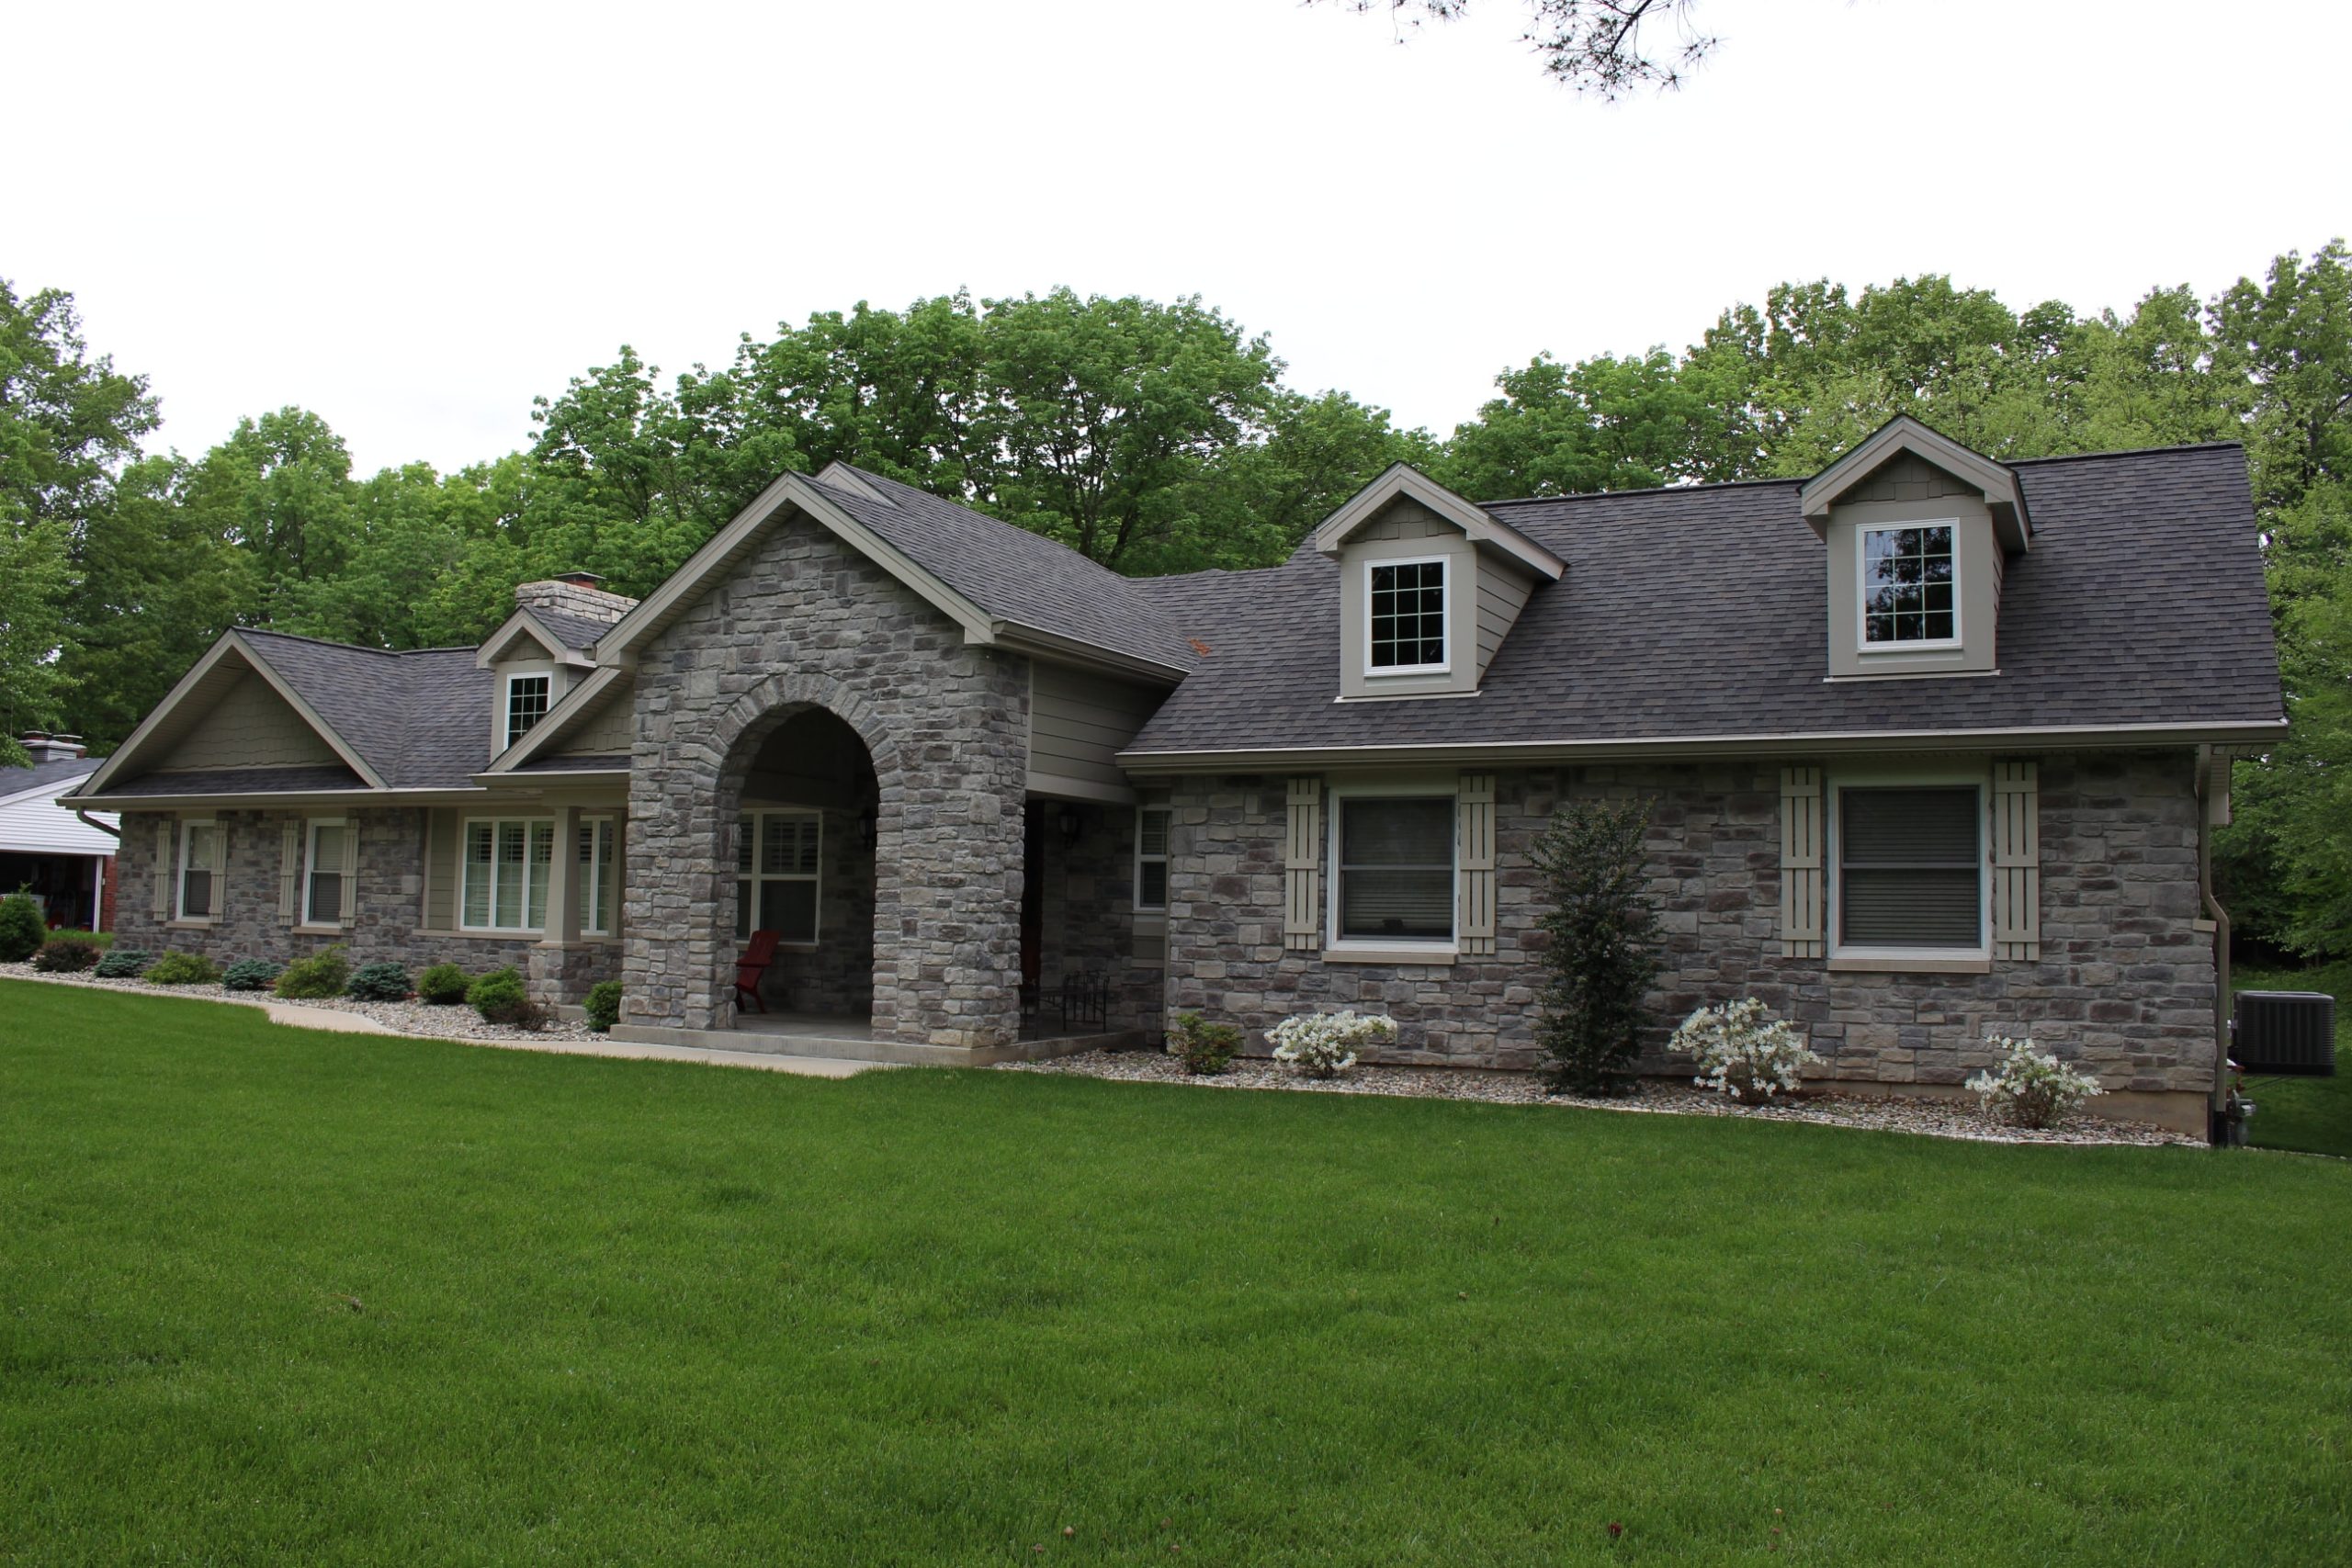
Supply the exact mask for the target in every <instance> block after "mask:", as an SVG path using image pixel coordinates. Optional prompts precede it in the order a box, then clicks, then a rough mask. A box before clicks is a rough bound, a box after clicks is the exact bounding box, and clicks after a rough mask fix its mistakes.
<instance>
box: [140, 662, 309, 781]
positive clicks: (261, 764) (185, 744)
mask: <svg viewBox="0 0 2352 1568" xmlns="http://www.w3.org/2000/svg"><path fill="white" fill-rule="evenodd" d="M342 760H343V759H342V758H340V757H338V756H336V755H335V753H334V747H332V746H329V745H328V744H327V743H326V742H325V741H323V740H322V739H319V732H318V731H317V730H315V729H312V728H311V727H310V725H309V724H308V723H306V722H304V720H303V718H302V716H301V715H300V714H299V713H296V712H295V711H294V708H293V705H292V704H290V703H288V701H287V700H286V699H285V698H284V697H281V696H279V695H278V694H277V692H276V691H275V690H274V689H273V688H272V687H271V686H270V683H269V682H266V681H265V680H263V679H262V678H261V677H260V676H258V675H246V676H244V677H243V678H242V679H240V680H239V681H238V682H236V684H234V685H232V686H231V687H230V688H229V690H228V692H227V694H224V695H223V696H222V697H221V699H220V701H219V702H218V703H215V704H214V705H213V706H212V710H211V712H209V713H208V714H206V715H205V716H204V717H203V720H202V722H200V723H199V724H198V725H197V727H196V728H194V729H192V730H190V731H189V732H188V734H187V737H186V738H185V739H182V740H181V741H180V743H179V744H178V745H176V746H175V747H173V748H172V750H171V753H170V755H168V756H166V757H165V758H164V760H163V761H161V762H158V763H157V764H156V769H157V771H158V772H169V771H171V770H174V769H179V768H188V769H202V768H291V767H302V766H306V765H309V764H312V763H322V762H323V763H335V762H340V761H342Z"/></svg>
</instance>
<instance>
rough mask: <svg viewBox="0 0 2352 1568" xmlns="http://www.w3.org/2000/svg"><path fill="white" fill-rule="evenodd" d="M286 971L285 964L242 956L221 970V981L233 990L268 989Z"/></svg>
mask: <svg viewBox="0 0 2352 1568" xmlns="http://www.w3.org/2000/svg"><path fill="white" fill-rule="evenodd" d="M285 972H286V966H285V965H284V964H272V963H271V962H270V961H269V960H268V959H266V958H240V959H238V960H237V961H236V962H235V963H234V964H230V965H229V967H228V968H226V969H224V970H222V971H221V972H220V983H221V984H222V985H223V986H226V987H229V989H231V990H232V991H266V990H267V989H269V988H270V987H272V986H275V985H276V984H277V977H278V976H280V975H282V974H284V973H285Z"/></svg>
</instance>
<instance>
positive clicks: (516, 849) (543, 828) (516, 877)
mask: <svg viewBox="0 0 2352 1568" xmlns="http://www.w3.org/2000/svg"><path fill="white" fill-rule="evenodd" d="M554 860H555V824H554V823H552V822H549V821H546V820H544V819H542V820H539V821H529V820H506V821H472V822H468V823H467V824H466V861H465V866H464V868H463V872H464V875H463V880H464V885H465V886H464V892H463V903H464V912H463V913H462V914H461V915H460V916H459V918H458V924H459V925H460V926H461V927H462V928H463V929H465V930H467V931H537V930H539V929H540V928H541V927H542V926H544V925H545V924H546V923H547V916H548V868H549V867H550V866H551V865H552V864H553V863H554Z"/></svg>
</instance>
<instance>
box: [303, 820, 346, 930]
mask: <svg viewBox="0 0 2352 1568" xmlns="http://www.w3.org/2000/svg"><path fill="white" fill-rule="evenodd" d="M344 832H345V829H341V828H337V827H329V826H326V825H324V824H322V825H321V826H319V827H317V828H314V829H311V887H310V893H311V907H310V910H309V916H310V919H311V923H312V924H314V925H322V926H331V925H334V924H335V923H336V922H337V921H339V920H341V919H343V835H344Z"/></svg>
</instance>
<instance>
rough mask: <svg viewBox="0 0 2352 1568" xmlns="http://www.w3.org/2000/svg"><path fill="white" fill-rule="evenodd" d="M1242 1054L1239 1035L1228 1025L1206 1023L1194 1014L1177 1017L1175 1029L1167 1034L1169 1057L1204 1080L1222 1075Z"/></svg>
mask: <svg viewBox="0 0 2352 1568" xmlns="http://www.w3.org/2000/svg"><path fill="white" fill-rule="evenodd" d="M1240 1050H1241V1031H1240V1030H1238V1029H1237V1028H1235V1027H1234V1026H1233V1025H1232V1024H1229V1023H1209V1022H1205V1021H1203V1019H1202V1018H1201V1015H1200V1014H1199V1013H1196V1012H1181V1013H1178V1014H1177V1015H1176V1027H1175V1028H1174V1029H1172V1030H1170V1032H1169V1035H1168V1051H1169V1054H1170V1055H1172V1056H1174V1057H1176V1058H1177V1059H1178V1060H1180V1061H1182V1063H1183V1064H1184V1070H1185V1071H1186V1072H1190V1073H1198V1074H1201V1075H1202V1076H1204V1077H1209V1076H1214V1075H1216V1074H1217V1073H1221V1072H1223V1071H1225V1070H1226V1068H1227V1067H1229V1066H1232V1065H1233V1058H1234V1057H1235V1056H1236V1055H1238V1054H1239V1053H1240Z"/></svg>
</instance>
